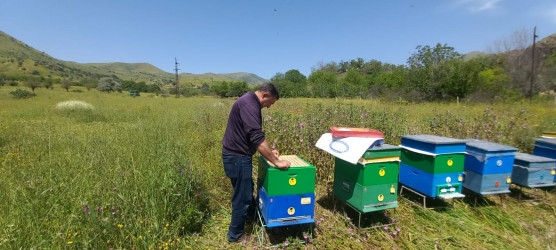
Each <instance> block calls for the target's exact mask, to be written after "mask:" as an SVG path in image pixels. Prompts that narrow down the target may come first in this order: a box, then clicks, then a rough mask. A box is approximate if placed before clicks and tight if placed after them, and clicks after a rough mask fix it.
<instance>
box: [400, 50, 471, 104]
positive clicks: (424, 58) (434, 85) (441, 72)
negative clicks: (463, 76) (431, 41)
mask: <svg viewBox="0 0 556 250" xmlns="http://www.w3.org/2000/svg"><path fill="white" fill-rule="evenodd" d="M461 60H463V56H462V55H461V54H460V53H458V52H456V51H455V50H454V48H453V47H449V46H447V45H446V44H444V45H441V44H440V43H438V44H436V46H435V47H430V46H428V45H426V46H421V45H419V46H417V52H415V53H413V54H412V55H411V56H410V57H409V59H408V60H407V63H408V65H409V67H410V68H409V75H408V76H409V81H410V83H411V85H412V87H413V89H416V90H417V91H419V92H421V93H422V94H424V96H423V97H424V99H428V100H436V99H441V98H443V97H444V96H443V94H444V93H443V92H442V85H443V83H444V82H445V81H446V79H447V76H448V75H449V74H451V72H450V71H451V70H453V67H451V66H453V65H449V64H448V62H451V61H461Z"/></svg>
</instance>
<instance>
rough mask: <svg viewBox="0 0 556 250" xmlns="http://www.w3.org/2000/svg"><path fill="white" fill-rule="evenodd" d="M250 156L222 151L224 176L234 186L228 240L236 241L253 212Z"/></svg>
mask: <svg viewBox="0 0 556 250" xmlns="http://www.w3.org/2000/svg"><path fill="white" fill-rule="evenodd" d="M252 159H253V157H251V156H238V155H229V154H226V153H222V162H223V163H224V171H225V172H226V176H228V178H230V181H231V182H232V187H233V188H234V192H233V196H232V221H231V222H230V227H229V228H228V241H229V242H234V241H237V240H238V239H239V238H240V237H241V235H243V232H244V226H245V220H246V218H247V216H251V213H253V212H254V203H253V201H254V199H253V186H254V184H253V178H252V173H253V165H252Z"/></svg>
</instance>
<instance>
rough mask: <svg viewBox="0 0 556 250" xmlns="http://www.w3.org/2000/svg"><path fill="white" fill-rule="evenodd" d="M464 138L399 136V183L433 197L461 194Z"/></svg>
mask: <svg viewBox="0 0 556 250" xmlns="http://www.w3.org/2000/svg"><path fill="white" fill-rule="evenodd" d="M465 142H466V141H464V140H460V139H454V138H449V137H442V136H436V135H404V136H402V147H404V149H405V150H402V154H401V161H402V162H401V164H400V177H399V181H400V183H401V184H403V185H404V186H407V187H410V188H412V189H414V190H416V191H418V192H420V193H422V194H424V195H426V196H429V197H432V198H435V197H437V196H438V197H441V198H445V199H449V198H454V197H463V196H464V195H462V194H461V188H462V181H463V170H464V167H463V165H464V161H465V156H464V155H463V154H464V153H465V148H466V145H465Z"/></svg>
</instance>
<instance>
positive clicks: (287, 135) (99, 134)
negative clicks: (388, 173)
mask: <svg viewBox="0 0 556 250" xmlns="http://www.w3.org/2000/svg"><path fill="white" fill-rule="evenodd" d="M15 88H16V87H6V86H4V87H0V118H1V119H0V199H1V200H2V202H1V203H0V211H2V216H0V248H8V249H9V248H65V247H68V246H70V247H75V248H95V249H98V248H101V249H103V248H127V249H131V248H139V249H141V248H180V247H191V248H197V247H200V248H238V247H239V246H237V245H234V244H228V243H227V241H226V231H227V227H228V223H229V220H230V197H231V185H230V183H229V180H228V179H227V178H226V177H225V175H224V172H223V170H222V166H221V158H220V157H221V155H220V153H221V139H222V135H223V133H224V129H225V126H226V123H227V114H228V111H229V109H230V107H231V105H232V103H233V100H231V99H218V98H208V97H207V98H201V97H199V98H179V99H176V98H174V97H168V98H162V97H154V96H141V97H136V98H132V97H129V96H127V95H126V93H101V92H98V91H96V90H91V91H87V90H86V89H84V88H83V89H81V88H80V87H72V88H75V89H81V90H82V91H83V92H71V91H70V92H66V91H65V90H63V89H61V88H59V87H58V86H55V88H54V90H47V89H43V88H41V89H37V90H36V93H37V96H36V97H33V98H30V99H25V100H20V99H13V98H11V97H10V96H9V92H10V91H13V90H14V89H15ZM20 88H21V87H20ZM68 100H79V101H82V102H86V103H88V104H90V105H92V106H93V107H94V109H85V111H83V110H81V111H78V112H73V111H72V112H61V111H60V110H59V109H57V108H56V107H57V104H58V103H60V102H65V101H68ZM263 119H264V120H265V122H264V129H265V131H266V132H267V133H266V134H267V137H268V139H269V140H270V142H271V144H275V146H276V148H277V149H279V150H280V151H281V152H282V153H283V154H299V155H300V156H302V157H303V158H304V159H306V160H308V161H309V162H311V163H312V164H314V165H315V166H316V167H317V184H316V197H317V198H316V199H317V202H316V207H315V219H316V220H317V221H318V222H317V224H316V225H315V228H316V232H315V234H314V235H313V238H312V240H313V242H312V243H310V244H308V245H307V247H308V248H309V249H310V248H311V247H316V248H319V249H320V248H325V249H340V248H346V247H350V248H354V249H369V248H371V249H372V248H387V249H391V248H409V249H434V248H438V249H440V248H479V249H493V248H502V249H523V248H529V249H545V248H550V247H552V248H554V247H555V244H554V241H553V238H554V235H555V229H554V226H553V225H554V224H555V223H556V217H555V214H554V208H555V206H556V193H555V192H554V190H549V191H546V192H545V191H542V190H527V189H524V192H525V193H526V194H529V195H530V196H532V197H539V198H541V199H540V200H538V201H534V202H531V201H524V202H518V201H517V197H516V195H515V194H512V195H505V196H504V198H503V199H502V200H501V201H500V200H498V197H497V196H496V197H489V198H487V199H489V200H490V201H491V202H490V203H484V202H483V203H480V204H483V205H479V206H476V207H475V206H474V205H473V203H472V202H470V201H469V200H458V201H456V202H455V204H454V208H453V209H451V210H444V211H429V210H424V209H422V208H421V207H419V206H415V205H413V204H412V203H409V202H408V201H407V200H406V199H404V198H401V197H400V198H399V202H400V206H399V208H397V209H395V213H393V216H392V217H391V218H389V219H395V220H396V221H395V222H396V224H395V225H391V226H389V227H388V228H385V227H384V226H380V227H378V228H375V229H368V230H358V229H357V227H356V226H355V225H356V224H357V222H356V221H355V218H356V216H355V214H354V213H353V212H350V210H349V208H344V207H342V206H341V203H338V204H336V206H334V204H333V203H332V194H331V191H330V188H329V186H330V184H331V181H332V180H333V161H332V158H331V157H330V156H329V155H327V154H326V153H324V152H322V151H321V150H318V149H317V148H315V147H314V146H313V145H314V143H315V142H316V140H317V139H318V137H319V136H320V135H321V134H322V133H324V132H327V130H328V127H329V126H332V125H345V126H365V127H373V128H377V129H379V130H381V131H383V132H384V134H385V137H386V138H385V140H386V142H387V143H390V144H399V143H400V138H401V136H402V135H405V134H419V133H432V134H438V135H444V136H451V137H457V138H472V137H474V138H480V139H488V140H491V141H495V142H500V143H504V144H507V145H511V146H515V147H518V148H519V149H520V151H522V152H531V151H532V145H533V143H534V142H533V141H532V140H533V139H534V138H535V137H538V136H540V133H541V132H542V131H544V130H552V131H554V130H556V129H555V128H556V109H555V108H554V104H553V103H543V104H535V103H534V104H529V103H528V102H524V103H513V104H488V105H487V104H468V103H461V104H459V105H457V104H455V103H444V104H438V103H433V104H431V103H428V104H396V103H382V102H379V101H376V100H341V99H340V100H336V99H281V100H280V101H278V102H277V103H276V104H275V106H273V107H272V108H271V109H265V110H264V111H263ZM255 170H256V168H255ZM255 175H256V173H255ZM485 204H487V205H485ZM379 214H381V213H376V214H374V215H371V218H370V219H371V220H372V218H374V217H376V216H378V215H379ZM348 217H349V219H347V218H348ZM321 218H322V219H321ZM398 230H399V231H398ZM248 233H250V234H253V233H254V229H253V226H250V227H248ZM269 233H271V234H272V233H274V232H273V231H270V232H269ZM278 233H280V234H284V239H287V240H288V243H294V242H295V240H296V239H298V238H297V236H295V235H294V236H292V235H288V234H287V233H284V232H278ZM301 237H302V236H301ZM278 243H279V244H282V246H284V242H272V244H278ZM265 244H267V245H270V244H271V243H270V242H265ZM253 246H258V243H257V242H256V240H252V241H251V242H248V247H250V248H252V247H253ZM292 246H293V244H292V245H290V246H289V247H292ZM302 248H303V247H302Z"/></svg>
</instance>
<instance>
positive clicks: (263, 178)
mask: <svg viewBox="0 0 556 250" xmlns="http://www.w3.org/2000/svg"><path fill="white" fill-rule="evenodd" d="M280 159H281V160H288V161H289V162H291V166H290V168H288V169H287V170H283V169H278V168H275V167H274V165H273V164H272V163H271V162H269V161H267V160H266V159H265V158H264V157H263V156H262V155H261V156H259V168H258V181H259V183H262V186H263V187H264V189H265V191H266V193H267V195H268V196H275V195H291V194H307V193H314V192H315V167H314V166H313V165H311V164H310V163H309V162H307V161H305V160H303V159H302V158H301V157H299V156H297V155H283V156H280Z"/></svg>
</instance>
